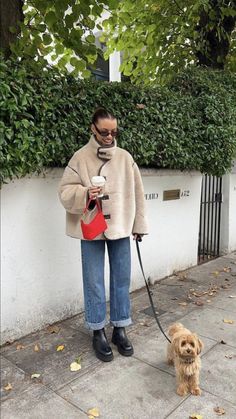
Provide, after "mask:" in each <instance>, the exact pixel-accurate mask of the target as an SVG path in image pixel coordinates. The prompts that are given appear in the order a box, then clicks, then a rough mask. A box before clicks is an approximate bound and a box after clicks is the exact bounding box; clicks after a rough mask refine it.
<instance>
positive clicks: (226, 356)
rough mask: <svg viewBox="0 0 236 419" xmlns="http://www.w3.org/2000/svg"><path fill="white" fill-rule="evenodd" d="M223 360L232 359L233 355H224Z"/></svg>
mask: <svg viewBox="0 0 236 419" xmlns="http://www.w3.org/2000/svg"><path fill="white" fill-rule="evenodd" d="M225 358H228V359H232V358H233V355H225Z"/></svg>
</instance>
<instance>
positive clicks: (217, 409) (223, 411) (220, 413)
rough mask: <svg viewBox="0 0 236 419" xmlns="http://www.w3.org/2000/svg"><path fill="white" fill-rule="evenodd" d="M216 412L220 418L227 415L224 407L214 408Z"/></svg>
mask: <svg viewBox="0 0 236 419" xmlns="http://www.w3.org/2000/svg"><path fill="white" fill-rule="evenodd" d="M214 412H216V413H217V415H218V416H221V415H224V414H225V409H223V407H219V406H217V407H214Z"/></svg>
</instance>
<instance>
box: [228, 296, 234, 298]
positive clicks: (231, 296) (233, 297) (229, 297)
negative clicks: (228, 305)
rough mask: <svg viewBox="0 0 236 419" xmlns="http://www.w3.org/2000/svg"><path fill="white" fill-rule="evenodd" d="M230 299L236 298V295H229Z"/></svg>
mask: <svg viewBox="0 0 236 419" xmlns="http://www.w3.org/2000/svg"><path fill="white" fill-rule="evenodd" d="M228 298H236V295H229V296H228Z"/></svg>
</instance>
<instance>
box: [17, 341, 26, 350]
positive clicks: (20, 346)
mask: <svg viewBox="0 0 236 419" xmlns="http://www.w3.org/2000/svg"><path fill="white" fill-rule="evenodd" d="M24 348H25V346H24V345H22V343H18V345H16V349H17V351H19V350H20V349H24Z"/></svg>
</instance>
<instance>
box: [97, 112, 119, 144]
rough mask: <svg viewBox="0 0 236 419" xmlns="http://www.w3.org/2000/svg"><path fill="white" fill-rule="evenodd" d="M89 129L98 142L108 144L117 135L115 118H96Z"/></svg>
mask: <svg viewBox="0 0 236 419" xmlns="http://www.w3.org/2000/svg"><path fill="white" fill-rule="evenodd" d="M91 129H92V132H93V134H94V135H95V136H96V138H97V140H98V141H99V143H101V144H104V145H109V144H111V143H112V141H113V138H114V137H116V135H117V120H116V119H108V118H104V119H98V121H97V122H96V123H95V124H92V126H91Z"/></svg>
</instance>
